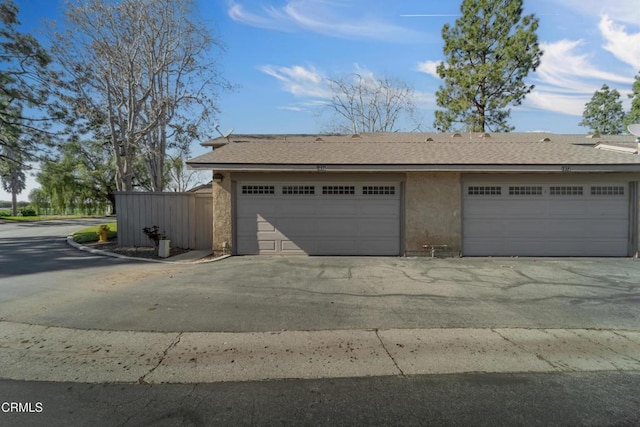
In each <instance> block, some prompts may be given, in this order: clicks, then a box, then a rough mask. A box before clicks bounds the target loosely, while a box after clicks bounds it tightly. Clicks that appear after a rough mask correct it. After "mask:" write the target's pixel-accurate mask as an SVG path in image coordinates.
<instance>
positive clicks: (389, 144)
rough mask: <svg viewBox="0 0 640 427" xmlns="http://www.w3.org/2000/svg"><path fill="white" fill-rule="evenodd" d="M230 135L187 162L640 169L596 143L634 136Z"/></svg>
mask: <svg viewBox="0 0 640 427" xmlns="http://www.w3.org/2000/svg"><path fill="white" fill-rule="evenodd" d="M318 138H321V140H318ZM220 139H221V138H218V139H216V140H214V141H215V142H220V141H219V140H220ZM546 139H548V140H549V141H546ZM229 141H230V142H229V143H227V144H225V145H224V146H222V147H220V148H217V149H215V150H214V151H212V152H210V153H207V154H204V155H202V156H199V157H196V158H194V159H191V160H189V162H188V163H189V164H190V165H191V166H194V167H200V168H202V167H211V168H216V169H221V170H223V169H225V166H228V167H230V166H232V165H235V166H236V167H234V169H236V170H237V169H238V166H239V165H247V166H250V165H371V166H374V165H378V166H381V167H383V166H389V165H398V166H400V165H408V166H410V165H434V166H437V165H458V166H463V165H503V166H504V165H629V166H631V168H630V169H629V170H640V169H638V168H637V167H638V166H640V156H637V155H633V154H629V153H620V152H612V151H605V150H597V149H595V148H593V146H594V145H595V144H596V143H598V142H604V141H608V142H612V143H616V144H622V145H626V144H629V146H634V145H635V142H634V138H633V137H632V136H606V137H602V138H594V139H587V138H586V137H585V136H584V135H557V134H549V133H502V134H490V135H485V136H481V135H478V134H472V135H469V134H464V133H463V134H460V136H455V137H454V136H452V135H451V134H441V133H375V134H362V135H360V137H359V138H353V137H352V136H351V135H232V136H231V137H230V138H229ZM203 145H206V144H203Z"/></svg>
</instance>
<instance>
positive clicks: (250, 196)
mask: <svg viewBox="0 0 640 427" xmlns="http://www.w3.org/2000/svg"><path fill="white" fill-rule="evenodd" d="M203 145H206V146H211V147H212V148H213V150H212V151H211V152H209V153H206V154H204V155H202V156H199V157H196V158H194V159H191V160H190V161H189V162H188V164H189V166H190V167H191V168H194V169H205V170H212V171H213V173H214V183H213V191H212V193H213V194H212V197H213V202H214V206H213V218H212V221H213V234H214V236H213V241H214V250H215V251H219V252H227V253H233V254H238V255H246V254H308V255H389V256H404V255H409V256H413V255H420V254H422V255H424V254H427V255H429V254H431V251H432V250H433V251H434V252H435V253H436V254H438V255H453V256H457V255H462V256H615V257H621V256H622V257H624V256H635V255H637V252H638V237H639V231H638V215H639V202H638V199H639V198H638V184H637V183H638V180H640V156H638V146H637V145H638V144H637V143H636V142H635V141H634V138H633V137H631V136H610V137H609V136H608V137H599V136H595V137H585V136H584V135H554V134H545V133H505V134H453V135H451V134H438V133H391V134H389V133H375V134H362V135H231V136H229V137H227V138H217V139H215V140H212V141H209V142H207V143H204V144H203Z"/></svg>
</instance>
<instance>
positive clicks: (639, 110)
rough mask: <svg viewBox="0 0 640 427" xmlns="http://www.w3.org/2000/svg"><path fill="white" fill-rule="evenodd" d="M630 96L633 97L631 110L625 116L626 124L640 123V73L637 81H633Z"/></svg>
mask: <svg viewBox="0 0 640 427" xmlns="http://www.w3.org/2000/svg"><path fill="white" fill-rule="evenodd" d="M629 98H631V110H629V113H628V114H627V115H626V117H625V124H627V125H630V124H633V123H640V73H638V75H637V76H636V81H635V82H633V88H632V89H631V93H630V94H629Z"/></svg>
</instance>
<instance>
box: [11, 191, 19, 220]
mask: <svg viewBox="0 0 640 427" xmlns="http://www.w3.org/2000/svg"><path fill="white" fill-rule="evenodd" d="M11 215H13V216H18V193H16V192H15V190H14V191H11Z"/></svg>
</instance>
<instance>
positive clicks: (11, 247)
mask: <svg viewBox="0 0 640 427" xmlns="http://www.w3.org/2000/svg"><path fill="white" fill-rule="evenodd" d="M132 262H136V261H132V260H118V259H113V258H107V257H103V256H96V255H91V254H87V253H85V252H82V251H79V250H77V249H75V248H72V247H70V246H69V245H67V242H66V239H64V238H60V237H59V236H38V237H19V238H18V237H15V238H14V237H5V238H1V239H0V265H1V266H2V268H0V279H1V278H8V277H12V276H18V275H24V274H35V273H42V272H49V271H60V270H73V269H81V268H94V267H102V266H108V265H114V264H119V265H122V264H125V263H132Z"/></svg>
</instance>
